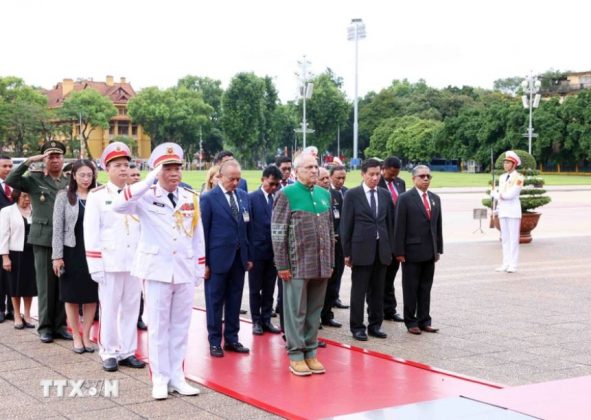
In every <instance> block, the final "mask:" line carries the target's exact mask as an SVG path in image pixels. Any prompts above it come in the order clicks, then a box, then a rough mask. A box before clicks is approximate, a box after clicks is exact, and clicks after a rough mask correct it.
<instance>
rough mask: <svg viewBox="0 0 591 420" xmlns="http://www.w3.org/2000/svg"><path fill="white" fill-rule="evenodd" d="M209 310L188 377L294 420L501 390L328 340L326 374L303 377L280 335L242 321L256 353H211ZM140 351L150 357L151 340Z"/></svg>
mask: <svg viewBox="0 0 591 420" xmlns="http://www.w3.org/2000/svg"><path fill="white" fill-rule="evenodd" d="M205 324H206V322H205V312H203V311H202V310H198V309H195V310H194V311H193V320H192V324H191V335H190V338H189V349H188V352H187V359H186V360H185V373H186V376H187V378H189V379H191V380H193V381H195V382H198V383H200V384H203V385H205V386H207V387H210V388H212V389H214V390H216V391H219V392H222V393H224V394H227V395H229V396H231V397H234V398H236V399H238V400H240V401H244V402H246V403H249V404H251V405H254V406H256V407H259V408H261V409H263V410H266V411H269V412H272V413H275V414H277V415H280V416H284V417H289V418H323V417H331V416H337V415H342V414H348V413H356V412H360V411H367V410H374V409H378V408H384V407H392V406H398V405H402V404H409V403H416V402H421V401H428V400H433V399H436V398H443V397H450V396H458V395H460V394H464V395H465V394H469V393H471V392H476V391H480V390H481V389H483V388H484V389H495V388H496V387H495V386H494V385H491V384H487V383H485V382H482V381H478V380H474V379H469V378H465V377H462V376H459V375H455V374H452V373H447V372H443V371H438V370H436V369H433V368H430V367H429V366H425V365H421V364H418V363H413V362H409V361H405V360H402V359H396V358H393V357H391V356H387V355H384V354H380V353H375V352H370V351H366V350H363V349H359V348H356V347H349V346H345V345H343V344H339V343H336V342H332V341H328V340H327V341H328V346H327V348H326V349H320V350H319V354H318V358H319V360H320V361H321V362H322V363H323V364H324V365H325V367H326V370H327V373H326V374H324V375H313V376H311V377H303V378H302V377H296V376H294V375H293V374H291V373H290V371H289V369H288V358H287V353H286V351H285V347H284V342H283V340H282V339H281V337H280V336H279V335H272V334H268V333H267V334H265V335H263V336H256V337H255V336H253V335H252V329H251V324H250V323H248V322H244V321H243V322H242V325H241V331H240V341H241V342H242V343H243V344H244V345H245V346H247V347H249V348H250V350H251V352H250V355H239V354H235V353H228V352H227V353H226V356H225V357H223V358H220V359H216V358H212V357H210V356H209V344H208V342H207V330H206V327H205ZM140 341H141V346H140V353H141V354H142V355H145V354H147V351H146V350H147V348H146V336H145V334H142V336H141V340H140Z"/></svg>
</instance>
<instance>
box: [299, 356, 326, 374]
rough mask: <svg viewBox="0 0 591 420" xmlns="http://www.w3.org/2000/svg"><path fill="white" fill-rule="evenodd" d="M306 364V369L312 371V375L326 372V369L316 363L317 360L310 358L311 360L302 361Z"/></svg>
mask: <svg viewBox="0 0 591 420" xmlns="http://www.w3.org/2000/svg"><path fill="white" fill-rule="evenodd" d="M304 361H305V362H306V364H307V365H308V368H309V369H310V370H311V371H312V373H324V372H326V369H325V368H324V366H323V365H322V363H320V362H319V361H318V359H317V358H315V357H314V358H312V359H306V360H304Z"/></svg>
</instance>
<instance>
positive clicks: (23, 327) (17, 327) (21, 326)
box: [14, 322, 25, 330]
mask: <svg viewBox="0 0 591 420" xmlns="http://www.w3.org/2000/svg"><path fill="white" fill-rule="evenodd" d="M14 329H15V330H24V329H25V323H24V322H23V323H22V324H14Z"/></svg>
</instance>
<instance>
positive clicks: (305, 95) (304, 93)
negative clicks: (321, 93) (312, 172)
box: [294, 56, 315, 150]
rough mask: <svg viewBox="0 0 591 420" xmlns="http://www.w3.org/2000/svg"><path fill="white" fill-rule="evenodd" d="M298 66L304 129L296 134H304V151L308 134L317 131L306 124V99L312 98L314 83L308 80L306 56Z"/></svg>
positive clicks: (308, 63)
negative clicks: (299, 68)
mask: <svg viewBox="0 0 591 420" xmlns="http://www.w3.org/2000/svg"><path fill="white" fill-rule="evenodd" d="M298 64H299V65H300V67H301V71H300V73H299V74H298V73H296V76H298V77H299V78H300V96H301V97H302V100H303V104H302V128H301V129H299V130H298V129H296V130H294V131H295V132H296V133H299V132H301V133H302V150H303V149H305V148H306V134H307V133H313V132H314V131H315V130H311V129H309V128H308V123H307V122H306V99H311V98H312V92H313V90H314V83H312V82H309V81H308V80H309V79H310V77H311V74H310V72H309V71H308V65H310V62H309V61H308V60H307V59H306V56H304V57H303V59H302V61H298Z"/></svg>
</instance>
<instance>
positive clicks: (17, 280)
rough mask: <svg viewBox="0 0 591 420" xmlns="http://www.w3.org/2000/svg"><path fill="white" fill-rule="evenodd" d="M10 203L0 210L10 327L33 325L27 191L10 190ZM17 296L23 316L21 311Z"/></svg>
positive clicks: (34, 288)
mask: <svg viewBox="0 0 591 420" xmlns="http://www.w3.org/2000/svg"><path fill="white" fill-rule="evenodd" d="M11 197H12V200H13V202H14V204H12V205H10V206H8V207H4V208H3V209H2V210H0V255H2V268H3V269H4V271H6V272H7V273H8V289H9V290H10V296H11V297H12V306H13V307H14V328H16V329H17V330H22V329H23V328H35V326H34V325H33V319H32V318H31V302H32V300H33V296H37V285H36V284H35V259H34V256H33V246H32V245H30V244H28V243H27V239H28V236H29V230H30V228H31V198H30V197H29V194H27V193H24V192H21V191H19V190H15V189H13V190H12V193H11ZM21 298H22V300H23V303H24V315H22V314H21Z"/></svg>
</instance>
